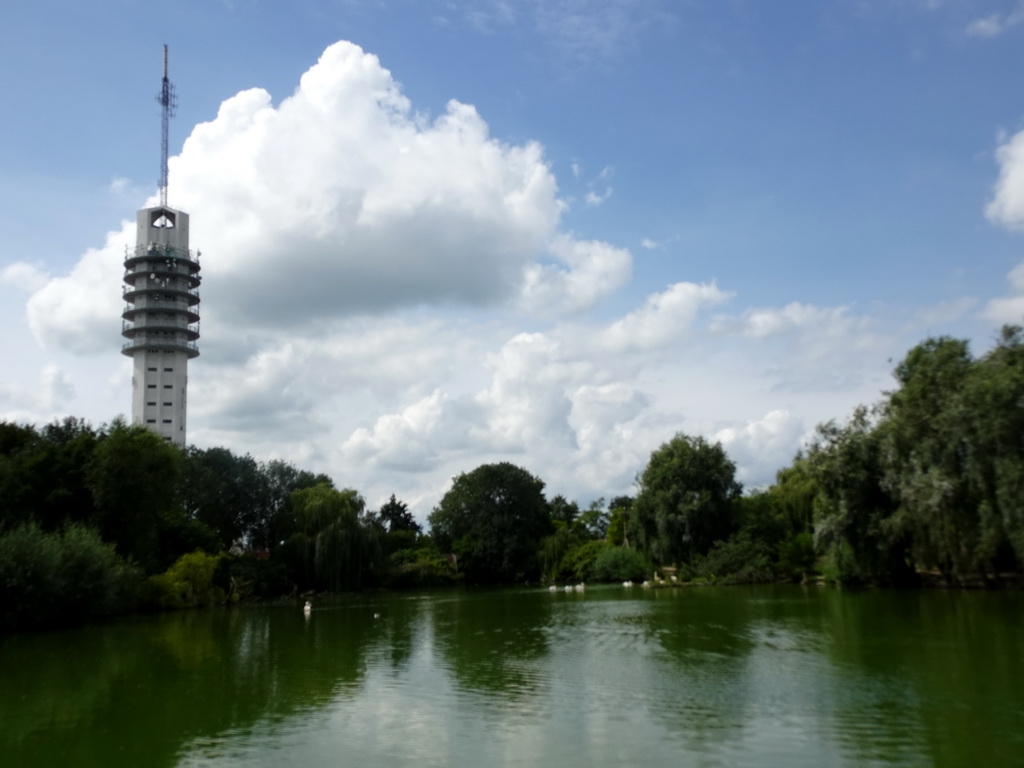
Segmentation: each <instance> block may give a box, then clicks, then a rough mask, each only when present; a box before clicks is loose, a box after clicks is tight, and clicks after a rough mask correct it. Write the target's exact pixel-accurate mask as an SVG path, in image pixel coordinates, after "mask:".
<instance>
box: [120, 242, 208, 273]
mask: <svg viewBox="0 0 1024 768" xmlns="http://www.w3.org/2000/svg"><path fill="white" fill-rule="evenodd" d="M199 255H200V253H199V251H192V250H189V249H188V248H175V247H174V246H172V245H164V244H162V243H145V244H143V245H137V246H135V247H134V248H130V247H126V248H125V249H124V265H125V267H126V268H127V267H128V266H129V264H133V263H135V262H136V261H138V260H139V259H176V260H180V261H182V262H185V263H187V264H190V265H192V268H194V269H198V268H199Z"/></svg>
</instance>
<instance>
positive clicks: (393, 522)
mask: <svg viewBox="0 0 1024 768" xmlns="http://www.w3.org/2000/svg"><path fill="white" fill-rule="evenodd" d="M377 514H378V516H379V517H380V520H381V522H383V523H384V525H385V526H386V527H387V531H388V533H397V532H398V531H411V532H412V533H415V534H419V533H422V531H423V529H422V527H421V526H420V524H419V523H417V522H416V518H415V517H413V516H412V513H411V512H410V511H409V507H408V505H406V503H405V502H404V501H399V500H398V499H396V498H395V494H391V498H390V499H388V500H387V503H385V504H384V505H383V506H382V507H381V508H380V511H379V512H378V513H377Z"/></svg>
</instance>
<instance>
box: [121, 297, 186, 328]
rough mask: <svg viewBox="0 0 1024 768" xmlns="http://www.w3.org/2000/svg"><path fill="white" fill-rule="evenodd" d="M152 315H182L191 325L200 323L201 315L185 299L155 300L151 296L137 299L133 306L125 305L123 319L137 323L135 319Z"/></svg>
mask: <svg viewBox="0 0 1024 768" xmlns="http://www.w3.org/2000/svg"><path fill="white" fill-rule="evenodd" d="M151 313H164V314H175V315H181V316H182V317H185V318H187V319H188V322H189V324H191V323H198V322H199V313H198V312H197V311H195V310H194V309H192V308H191V307H190V306H189V304H188V302H187V301H185V300H184V299H177V300H176V299H170V300H168V299H154V298H153V297H151V296H141V297H136V299H135V301H134V302H132V303H131V304H125V305H124V311H123V312H122V313H121V317H123V318H124V319H125V320H129V321H132V322H135V318H142V317H145V316H147V315H149V314H151Z"/></svg>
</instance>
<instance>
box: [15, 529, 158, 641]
mask: <svg viewBox="0 0 1024 768" xmlns="http://www.w3.org/2000/svg"><path fill="white" fill-rule="evenodd" d="M140 579H141V574H140V572H139V571H138V569H137V568H135V567H134V566H132V565H130V564H128V563H127V562H125V560H123V559H122V558H121V557H119V556H118V555H117V554H116V553H115V551H114V547H113V545H112V544H105V543H104V542H103V541H101V540H100V537H99V535H98V534H97V533H96V532H95V531H94V530H92V529H91V528H87V527H85V526H82V525H69V526H68V527H67V528H66V529H65V530H64V531H62V532H54V533H46V532H44V531H42V530H40V528H39V527H38V526H37V525H35V524H34V523H28V524H25V525H21V526H18V527H17V528H14V529H13V530H11V531H8V532H7V533H5V534H4V535H2V536H0V628H2V629H28V628H32V627H50V626H61V625H68V624H75V623H79V622H82V621H87V620H90V619H93V618H99V617H102V616H109V615H111V614H114V613H120V612H123V611H127V610H130V609H131V608H133V607H135V605H136V602H137V600H138V594H139V593H138V586H139V582H140Z"/></svg>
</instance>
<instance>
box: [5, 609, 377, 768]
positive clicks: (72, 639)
mask: <svg viewBox="0 0 1024 768" xmlns="http://www.w3.org/2000/svg"><path fill="white" fill-rule="evenodd" d="M304 624H305V620H304V619H303V617H302V614H301V612H300V611H292V610H287V611H286V610H265V611H249V610H236V611H228V610H221V611H208V612H203V611H192V612H181V613H173V614H165V615H161V616H156V617H142V618H140V619H137V620H134V621H129V622H124V623H122V624H120V625H119V626H106V627H97V628H91V629H85V630H79V631H73V632H64V633H51V634H45V635H38V636H20V637H11V638H6V639H5V641H4V643H3V645H2V646H0V664H2V666H0V676H2V679H3V680H4V689H5V691H4V695H3V697H0V700H2V702H3V705H2V706H3V708H4V709H0V747H2V748H3V749H4V754H5V756H9V757H10V758H11V762H10V764H13V765H50V764H52V765H67V764H96V765H133V766H138V765H174V764H175V763H176V756H177V754H178V752H179V751H180V750H181V749H182V747H183V746H184V745H186V744H188V743H190V742H192V741H200V742H207V743H210V742H211V739H213V737H215V736H217V735H218V734H223V733H225V732H228V731H231V730H232V729H235V730H237V729H239V728H245V727H246V726H249V725H251V724H253V723H254V722H256V721H257V720H259V719H261V718H267V717H269V718H271V719H283V718H286V717H288V716H290V715H291V714H293V713H296V712H299V711H303V710H307V709H309V708H312V707H317V706H321V705H323V704H325V703H326V702H328V701H331V700H332V699H333V698H334V697H335V696H336V695H337V694H338V692H339V691H346V690H349V691H351V690H354V689H356V688H357V686H358V682H359V680H360V679H361V677H362V674H363V671H364V664H363V657H364V654H365V650H366V645H367V643H368V642H369V641H370V639H371V638H372V629H373V627H372V626H371V625H369V624H367V623H366V622H365V621H348V620H346V617H345V614H344V612H343V611H337V612H335V613H334V615H331V614H327V615H326V616H325V617H321V616H317V617H316V620H315V621H311V622H310V624H309V625H308V626H303V625H304Z"/></svg>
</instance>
